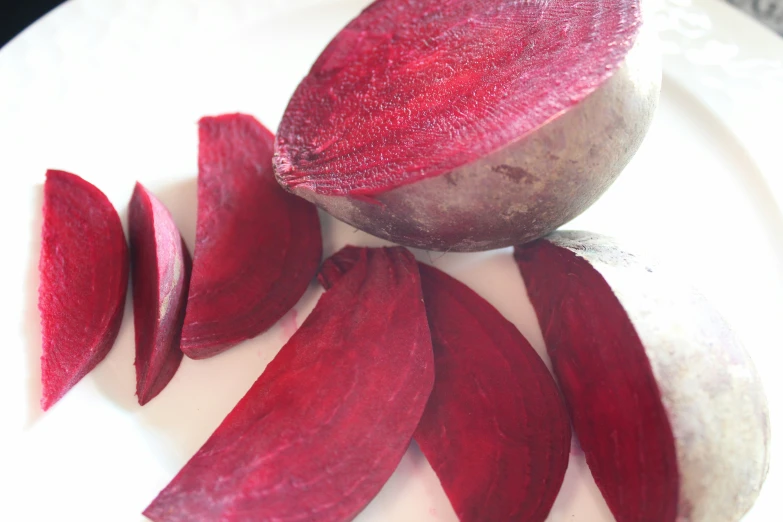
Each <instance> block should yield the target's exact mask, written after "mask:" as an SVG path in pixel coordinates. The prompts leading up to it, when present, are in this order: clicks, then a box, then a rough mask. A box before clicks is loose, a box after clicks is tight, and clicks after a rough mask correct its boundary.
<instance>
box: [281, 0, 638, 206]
mask: <svg viewBox="0 0 783 522" xmlns="http://www.w3.org/2000/svg"><path fill="white" fill-rule="evenodd" d="M640 23H641V20H640V12H639V2H638V0H592V1H590V2H584V1H581V0H550V1H546V2H544V1H531V2H520V1H518V0H444V1H441V2H430V1H424V0H378V1H376V2H374V3H373V4H372V5H371V6H370V7H368V8H367V9H365V10H364V11H363V12H362V13H361V14H360V15H359V16H358V17H357V18H356V19H354V20H353V21H352V22H350V23H349V24H348V25H347V26H346V27H345V28H344V29H343V30H342V31H341V32H340V33H339V34H338V35H337V36H336V37H335V38H334V40H332V42H331V43H330V44H329V45H328V47H327V48H326V49H325V50H324V51H323V53H322V54H321V56H320V57H319V58H318V60H317V61H316V62H315V64H314V65H313V67H312V69H311V70H310V73H309V74H308V76H307V77H306V78H305V79H304V80H303V81H302V83H301V84H300V85H299V87H298V89H297V90H296V92H295V94H294V96H293V98H292V99H291V101H290V102H289V105H288V108H287V109H286V113H285V115H284V117H283V120H282V122H281V124H280V128H279V131H278V137H277V145H278V155H277V157H276V158H275V161H276V165H277V172H278V175H279V177H280V179H281V181H282V182H283V183H285V184H286V185H287V186H289V187H291V188H295V187H303V188H307V189H309V190H312V191H314V192H316V193H318V194H328V195H345V194H351V195H372V194H377V193H380V192H384V191H386V190H389V189H392V188H396V187H399V186H400V185H404V184H408V183H412V182H415V181H418V180H421V179H425V178H430V177H433V176H437V175H439V174H443V173H447V172H449V171H452V170H454V169H456V168H458V167H460V166H462V165H465V164H467V163H470V162H473V161H475V160H477V159H479V158H481V157H483V156H486V155H488V154H490V153H492V152H494V151H496V150H498V149H500V148H502V147H504V146H506V145H508V144H509V143H511V142H512V141H514V140H518V139H520V138H521V137H524V136H525V135H527V134H528V133H530V132H532V131H534V130H535V129H537V128H539V127H541V126H542V125H544V124H546V123H547V122H548V121H550V120H552V119H553V118H555V117H557V116H559V115H560V114H561V113H564V112H565V111H567V110H568V109H570V108H572V107H574V106H576V105H578V104H579V102H581V101H582V100H583V99H584V98H586V97H587V96H588V95H589V94H591V93H592V92H593V91H595V90H596V89H597V88H598V87H599V86H600V85H601V84H602V83H603V82H604V81H605V80H606V79H607V78H609V77H610V76H611V75H612V73H613V72H614V71H615V70H616V69H617V68H618V67H619V66H620V64H621V62H622V61H623V59H624V58H625V56H626V54H627V52H628V50H629V49H630V48H631V46H632V44H633V42H634V38H635V36H636V34H637V32H638V30H639V26H640Z"/></svg>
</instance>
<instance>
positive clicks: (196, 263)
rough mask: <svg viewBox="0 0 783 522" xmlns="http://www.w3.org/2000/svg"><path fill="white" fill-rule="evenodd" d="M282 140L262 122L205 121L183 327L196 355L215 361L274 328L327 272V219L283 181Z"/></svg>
mask: <svg viewBox="0 0 783 522" xmlns="http://www.w3.org/2000/svg"><path fill="white" fill-rule="evenodd" d="M273 142H274V136H273V135H272V133H270V132H269V131H268V130H267V129H266V128H264V127H263V126H262V125H261V124H260V123H259V122H258V121H256V120H255V119H254V118H253V117H252V116H247V115H244V114H228V115H223V116H217V117H205V118H202V119H201V121H200V122H199V176H198V224H197V230H196V246H195V249H194V253H193V274H192V278H191V281H190V290H189V294H188V304H187V310H186V314H185V324H184V327H183V329H182V351H183V352H185V354H186V355H187V356H188V357H192V358H194V359H201V358H205V357H210V356H212V355H215V354H217V353H220V352H222V351H224V350H226V349H228V348H230V347H231V346H233V345H235V344H237V343H239V342H241V341H243V340H245V339H250V338H252V337H255V336H256V335H258V334H260V333H262V332H264V331H265V330H267V329H268V328H269V327H271V326H272V325H273V324H274V323H275V322H277V320H278V319H280V318H281V317H282V316H283V315H285V313H286V312H287V311H288V310H289V309H291V307H292V306H294V304H296V302H297V301H298V300H299V298H300V297H301V296H302V294H304V292H305V290H306V289H307V286H308V284H309V282H310V280H311V279H312V278H313V276H314V275H315V273H316V270H317V269H318V264H319V262H320V260H321V229H320V224H319V221H318V213H317V211H316V209H315V207H313V206H312V205H311V204H310V203H308V202H306V201H304V200H302V199H300V198H297V197H295V196H292V195H291V194H288V193H286V192H285V191H284V190H282V189H281V188H280V186H279V185H278V184H277V183H276V182H275V178H274V174H273V172H272V149H273Z"/></svg>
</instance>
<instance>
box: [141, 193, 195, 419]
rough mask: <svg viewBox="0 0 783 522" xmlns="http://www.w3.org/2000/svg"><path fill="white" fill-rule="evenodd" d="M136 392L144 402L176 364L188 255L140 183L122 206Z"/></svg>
mask: <svg viewBox="0 0 783 522" xmlns="http://www.w3.org/2000/svg"><path fill="white" fill-rule="evenodd" d="M128 229H129V236H130V247H131V248H130V253H131V261H132V262H131V274H132V282H133V320H134V329H135V332H136V361H135V363H134V364H135V366H136V396H137V397H138V400H139V404H140V405H142V406H143V405H144V404H146V403H148V402H149V401H151V400H152V399H153V398H155V396H157V395H158V394H159V393H160V392H161V391H162V390H163V388H165V387H166V385H167V384H168V383H169V381H170V380H171V379H172V377H174V374H175V373H176V371H177V368H179V365H180V363H181V362H182V356H183V354H182V350H180V340H181V337H182V323H183V321H184V319H185V304H186V303H187V300H188V283H189V281H190V272H191V267H192V263H191V259H190V253H189V252H188V249H187V247H186V246H185V242H184V241H183V239H182V237H181V236H180V234H179V230H177V226H176V224H175V223H174V218H172V217H171V214H170V213H169V211H168V210H167V209H166V207H164V206H163V204H162V203H161V202H160V201H159V200H158V199H157V198H156V197H155V196H154V195H153V194H152V193H150V192H149V191H148V190H147V189H146V188H144V186H142V185H141V183H136V188H135V189H134V191H133V197H132V198H131V201H130V205H129V210H128Z"/></svg>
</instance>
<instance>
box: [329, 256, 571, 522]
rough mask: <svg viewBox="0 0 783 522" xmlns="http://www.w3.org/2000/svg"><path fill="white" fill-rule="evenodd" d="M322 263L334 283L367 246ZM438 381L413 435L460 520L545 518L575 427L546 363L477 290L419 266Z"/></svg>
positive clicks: (505, 521)
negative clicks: (573, 427)
mask: <svg viewBox="0 0 783 522" xmlns="http://www.w3.org/2000/svg"><path fill="white" fill-rule="evenodd" d="M365 250H367V249H360V248H356V247H346V248H344V249H343V250H341V251H340V252H338V253H337V254H335V255H334V256H332V257H331V258H329V259H328V260H327V261H326V262H325V263H324V265H323V267H322V268H321V272H320V273H319V279H320V280H321V282H322V283H323V284H324V286H327V287H329V286H331V285H333V284H335V282H336V281H337V280H338V279H339V277H340V276H341V275H342V274H343V273H345V272H347V271H348V270H349V269H350V267H351V266H352V265H353V264H354V263H355V262H356V261H357V260H358V259H359V256H360V255H361V253H362V252H363V251H365ZM419 270H420V273H421V282H422V291H423V294H424V303H425V306H426V310H427V319H428V321H429V325H430V329H431V333H432V345H433V349H434V352H435V386H434V388H433V391H432V395H431V396H430V399H429V401H428V402H427V407H426V408H425V410H424V415H423V416H422V419H421V422H420V423H419V426H418V428H417V429H416V433H415V434H414V438H415V439H416V442H417V443H418V445H419V447H420V448H421V450H422V452H423V453H424V455H425V457H426V458H427V460H428V461H429V463H430V465H432V467H433V469H434V470H435V473H436V474H437V475H438V478H439V479H440V482H441V484H442V485H443V488H444V490H445V491H446V494H447V496H448V497H449V500H450V501H451V504H452V506H453V507H454V511H455V512H456V513H457V516H458V517H459V519H460V520H461V521H462V522H472V521H475V522H492V521H498V522H510V521H524V522H536V521H538V522H541V521H543V520H545V519H546V517H547V515H548V514H549V511H550V509H551V508H552V504H553V503H554V501H555V498H556V497H557V494H558V492H559V491H560V486H561V484H562V482H563V478H564V476H565V471H566V468H567V467H568V455H569V449H570V446H571V425H570V423H569V420H568V414H567V412H566V409H565V405H564V404H563V400H562V398H561V396H560V393H559V391H558V389H557V386H556V385H555V381H554V379H553V378H552V376H551V375H550V373H549V370H548V369H547V367H546V365H545V364H544V362H543V361H542V360H541V358H540V357H539V356H538V354H537V353H536V352H535V350H534V349H533V347H532V346H530V344H529V343H528V342H527V340H526V339H525V338H524V337H523V336H522V334H521V333H520V332H519V330H517V329H516V327H515V326H514V325H513V324H511V323H510V322H509V321H508V320H506V319H505V318H504V317H503V316H502V315H501V314H500V313H499V312H498V311H497V310H495V309H494V308H493V307H492V305H490V304H489V303H488V302H486V301H485V300H484V299H483V298H481V297H480V296H479V295H478V294H476V293H475V292H474V291H473V290H471V289H470V288H468V287H467V286H465V285H464V284H462V283H460V282H459V281H457V280H456V279H454V278H452V277H450V276H448V275H446V274H445V273H443V272H441V271H440V270H438V269H436V268H433V267H430V266H428V265H424V264H420V265H419Z"/></svg>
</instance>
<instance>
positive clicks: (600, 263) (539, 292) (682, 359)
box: [515, 232, 769, 522]
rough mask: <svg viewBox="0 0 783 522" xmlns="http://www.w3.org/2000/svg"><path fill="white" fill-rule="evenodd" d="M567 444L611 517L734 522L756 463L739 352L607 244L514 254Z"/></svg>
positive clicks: (661, 280) (676, 294)
mask: <svg viewBox="0 0 783 522" xmlns="http://www.w3.org/2000/svg"><path fill="white" fill-rule="evenodd" d="M515 257H516V260H517V263H518V265H519V268H520V271H521V273H522V275H523V277H524V279H525V283H526V285H527V291H528V295H529V297H530V300H531V302H532V303H533V306H534V308H535V310H536V314H537V315H538V320H539V323H540V324H541V330H542V332H543V334H544V340H545V342H546V344H547V349H548V351H549V354H550V357H551V359H552V364H553V367H554V371H555V374H556V376H557V378H558V380H559V382H560V387H561V389H562V391H563V394H564V397H565V400H566V403H567V406H568V409H569V412H570V414H571V418H572V421H573V424H574V429H575V432H576V436H577V437H578V438H579V440H580V442H581V447H582V449H583V450H584V453H585V458H586V460H587V464H588V465H589V467H590V470H591V471H592V474H593V477H594V478H595V482H596V484H597V485H598V487H599V489H600V490H601V492H602V493H603V495H604V498H605V499H606V503H607V504H608V506H609V508H610V510H611V511H612V513H613V514H614V516H615V519H616V520H617V521H618V522H647V521H656V522H674V521H676V520H688V521H690V522H718V521H720V522H735V521H737V520H739V519H740V518H741V517H742V515H743V514H744V513H745V512H746V511H747V510H748V509H749V508H750V506H751V505H752V504H753V502H754V500H755V498H756V496H757V495H758V492H759V490H760V488H761V484H762V483H763V482H764V477H765V476H766V471H767V467H768V462H769V418H768V416H769V413H768V409H767V405H766V398H765V396H764V392H763V387H762V385H761V382H760V380H759V377H758V374H757V373H756V371H755V369H754V368H753V364H752V362H751V361H750V359H749V357H748V356H747V353H745V351H744V349H743V348H742V346H741V344H740V343H739V342H738V340H737V339H736V337H735V336H734V335H733V334H732V333H731V331H730V329H729V328H728V326H727V325H726V323H725V321H724V320H723V319H722V318H721V317H720V316H719V315H718V314H717V313H716V312H715V311H714V309H713V308H712V307H711V306H710V305H709V303H707V302H706V300H705V299H704V298H703V297H702V296H701V295H700V294H698V293H697V292H695V291H693V290H692V289H691V288H690V287H689V285H687V283H684V282H682V281H679V280H678V279H677V278H675V277H674V276H673V275H672V274H671V273H668V272H666V271H665V270H664V269H661V268H659V267H657V266H655V268H653V266H654V265H652V264H651V263H649V262H645V261H644V260H643V259H642V258H640V257H638V256H636V255H634V254H632V253H629V252H628V251H626V250H624V249H623V248H621V247H620V246H618V245H617V244H616V243H615V242H614V241H613V240H611V239H610V238H606V237H602V236H599V235H596V234H591V233H588V232H557V233H554V234H551V235H550V236H548V237H547V238H545V239H542V240H538V241H536V242H534V243H531V244H528V245H525V246H520V247H517V248H516V249H515Z"/></svg>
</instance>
